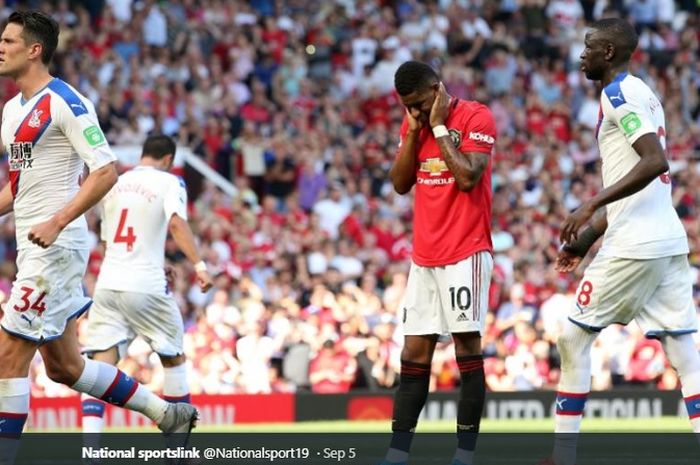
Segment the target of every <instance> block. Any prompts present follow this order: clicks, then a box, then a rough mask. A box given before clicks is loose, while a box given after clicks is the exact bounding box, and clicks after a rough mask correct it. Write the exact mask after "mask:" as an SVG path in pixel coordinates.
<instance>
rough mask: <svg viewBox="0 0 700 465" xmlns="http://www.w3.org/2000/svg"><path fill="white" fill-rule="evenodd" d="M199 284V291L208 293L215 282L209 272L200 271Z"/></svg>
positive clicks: (198, 274) (198, 275)
mask: <svg viewBox="0 0 700 465" xmlns="http://www.w3.org/2000/svg"><path fill="white" fill-rule="evenodd" d="M197 284H199V289H200V290H201V291H202V292H207V291H208V290H209V289H211V287H212V286H213V285H214V281H213V280H212V279H211V276H210V275H209V272H208V271H198V272H197Z"/></svg>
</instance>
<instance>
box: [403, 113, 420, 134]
mask: <svg viewBox="0 0 700 465" xmlns="http://www.w3.org/2000/svg"><path fill="white" fill-rule="evenodd" d="M406 120H407V121H408V130H409V131H420V130H421V129H423V123H421V122H420V121H419V120H417V119H416V118H414V117H413V115H412V114H411V112H410V111H408V108H406Z"/></svg>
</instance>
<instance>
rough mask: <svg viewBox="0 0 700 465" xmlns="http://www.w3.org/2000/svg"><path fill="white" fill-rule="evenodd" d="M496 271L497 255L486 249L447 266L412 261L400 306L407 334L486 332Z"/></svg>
mask: <svg viewBox="0 0 700 465" xmlns="http://www.w3.org/2000/svg"><path fill="white" fill-rule="evenodd" d="M492 270H493V257H492V256H491V254H490V253H489V252H486V251H484V252H477V253H476V254H474V255H472V256H471V257H468V258H465V259H464V260H462V261H461V262H457V263H454V264H452V265H447V266H431V267H426V266H420V265H416V264H415V263H411V270H410V271H409V273H408V282H407V283H406V295H405V296H404V300H403V304H402V305H401V307H399V312H400V314H399V318H401V320H402V321H403V334H404V335H406V336H416V335H425V334H447V333H466V332H474V331H478V332H479V333H481V334H483V332H484V325H485V323H486V318H485V316H486V312H487V311H488V295H489V283H490V282H491V272H492Z"/></svg>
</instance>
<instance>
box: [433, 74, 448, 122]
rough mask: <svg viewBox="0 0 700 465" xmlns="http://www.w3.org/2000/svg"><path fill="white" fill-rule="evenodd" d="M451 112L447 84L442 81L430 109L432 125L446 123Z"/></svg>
mask: <svg viewBox="0 0 700 465" xmlns="http://www.w3.org/2000/svg"><path fill="white" fill-rule="evenodd" d="M449 113H450V99H449V97H448V96H447V91H446V90H445V85H444V84H443V83H442V82H441V83H440V84H439V85H438V90H437V95H436V96H435V100H434V101H433V106H432V108H431V109H430V127H431V128H434V127H435V126H440V125H442V124H445V120H446V119H447V116H448V115H449Z"/></svg>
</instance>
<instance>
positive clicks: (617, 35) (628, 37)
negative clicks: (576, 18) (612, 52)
mask: <svg viewBox="0 0 700 465" xmlns="http://www.w3.org/2000/svg"><path fill="white" fill-rule="evenodd" d="M591 28H592V29H596V30H598V31H600V32H601V33H602V34H603V36H604V37H605V38H606V39H607V40H609V41H610V42H611V43H613V44H614V45H615V49H616V51H617V52H619V53H620V58H619V59H618V60H615V61H628V60H629V59H630V57H631V56H632V53H634V50H635V49H636V48H637V44H638V43H639V36H638V35H637V31H635V30H634V27H632V25H631V24H630V23H628V22H627V21H625V20H624V19H622V18H603V19H600V20H598V21H596V22H594V23H593V24H592V25H591Z"/></svg>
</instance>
